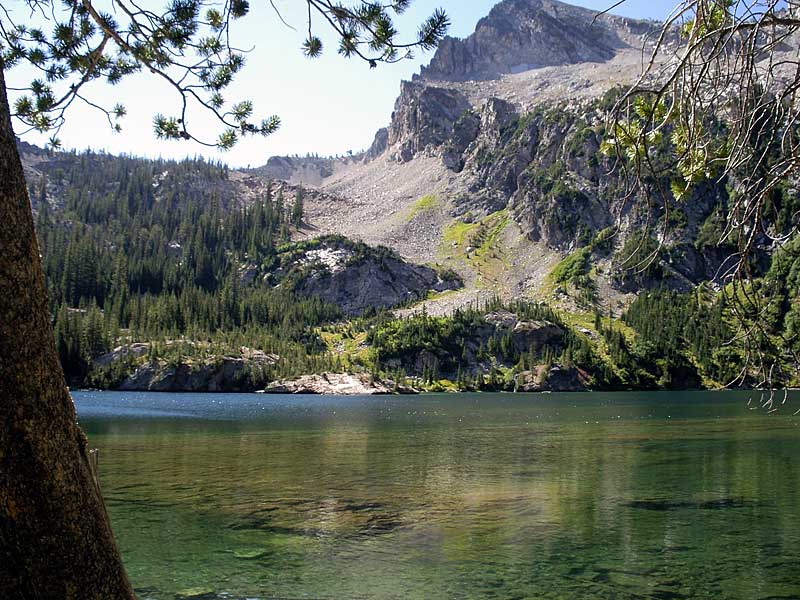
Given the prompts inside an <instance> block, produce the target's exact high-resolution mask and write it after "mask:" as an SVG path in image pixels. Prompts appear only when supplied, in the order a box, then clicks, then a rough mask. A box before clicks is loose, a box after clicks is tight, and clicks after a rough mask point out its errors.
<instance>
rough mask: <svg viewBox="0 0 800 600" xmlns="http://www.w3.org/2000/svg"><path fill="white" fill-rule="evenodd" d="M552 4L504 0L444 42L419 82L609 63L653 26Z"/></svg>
mask: <svg viewBox="0 0 800 600" xmlns="http://www.w3.org/2000/svg"><path fill="white" fill-rule="evenodd" d="M596 15H597V11H593V10H589V9H585V8H579V7H577V6H571V5H568V4H563V3H561V2H557V1H555V0H504V1H503V2H500V3H499V4H497V5H496V6H495V7H494V8H493V9H492V10H491V12H490V13H489V15H488V16H486V17H484V18H483V19H481V20H480V21H479V22H478V25H477V27H476V28H475V32H474V33H473V34H472V35H470V36H469V37H467V38H466V39H464V40H459V39H455V38H451V37H448V38H445V39H444V40H443V41H442V43H441V44H440V45H439V47H438V49H437V51H436V54H435V55H434V57H433V60H432V61H431V63H430V65H429V66H428V67H423V68H422V72H421V74H420V77H419V78H420V79H427V80H438V81H465V80H480V79H493V78H496V77H498V76H500V75H503V74H507V73H518V72H521V71H526V70H529V69H532V68H535V67H545V66H551V65H566V64H573V63H578V62H600V61H605V60H608V59H610V58H611V57H612V56H613V55H614V53H615V51H616V49H617V48H619V47H620V46H623V45H625V44H626V41H625V38H627V37H629V34H632V35H641V34H642V33H645V32H647V31H650V30H652V29H653V28H654V27H653V25H652V24H649V23H647V22H644V21H637V20H634V19H624V18H622V17H614V16H605V15H603V16H600V17H598V18H597V19H595V16H596Z"/></svg>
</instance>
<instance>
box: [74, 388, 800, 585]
mask: <svg viewBox="0 0 800 600" xmlns="http://www.w3.org/2000/svg"><path fill="white" fill-rule="evenodd" d="M212 401H213V402H212ZM77 402H78V407H79V413H80V414H81V417H82V422H83V424H84V426H85V427H86V428H87V429H88V430H89V433H90V438H91V440H92V442H93V443H94V444H96V445H98V446H100V448H101V451H102V455H101V456H102V458H101V476H102V485H103V489H104V493H105V496H106V499H107V501H108V504H109V511H110V513H111V516H112V520H113V522H114V526H115V530H116V532H117V536H118V538H119V542H120V546H121V549H122V552H123V556H124V558H125V560H126V564H127V565H128V568H129V571H130V575H131V579H132V580H133V581H134V582H135V585H136V587H137V588H139V589H140V590H143V591H141V592H140V595H141V596H142V597H143V598H148V597H149V598H154V599H159V600H160V599H162V598H175V597H176V594H177V595H179V596H180V595H183V597H191V596H192V595H194V597H207V598H214V597H224V596H223V595H224V594H230V595H232V596H233V597H271V596H282V597H322V598H409V597H420V598H422V597H424V598H430V597H455V598H461V597H463V598H467V597H469V598H473V597H497V598H512V597H520V598H530V597H537V598H564V597H594V598H634V597H635V598H643V597H644V598H703V597H709V598H710V597H714V598H720V597H725V598H768V597H784V598H789V597H800V581H799V580H798V576H797V574H796V565H797V564H798V560H799V559H800V556H799V554H800V550H799V549H800V498H799V497H798V495H799V494H800V478H799V469H798V466H797V456H800V453H799V452H798V451H800V428H798V421H797V419H792V418H790V417H778V418H767V417H764V416H763V415H754V414H752V413H750V412H748V411H747V410H746V408H745V406H744V402H743V401H742V399H741V397H739V396H733V395H730V394H724V395H713V394H703V395H699V396H698V395H685V394H684V395H681V394H672V395H665V394H627V395H623V396H613V395H601V394H593V395H572V394H570V395H562V396H558V395H553V396H551V397H549V398H548V397H541V396H540V397H521V396H513V395H502V396H488V395H483V396H474V397H470V396H459V397H443V396H437V397H421V398H413V399H408V398H399V399H398V398H390V399H344V400H342V399H319V398H317V399H308V400H304V399H297V398H265V397H259V396H228V397H219V396H198V395H187V396H177V397H176V396H173V395H147V394H143V395H135V396H133V397H131V396H118V395H111V394H108V395H106V394H103V395H96V396H91V397H88V398H82V397H80V396H79V397H78V399H77ZM115 407H117V408H119V409H120V414H119V415H117V416H113V417H112V416H110V414H113V412H114V408H115ZM131 409H136V410H139V411H143V413H146V414H139V415H136V416H131V414H130V410H131ZM158 410H167V411H170V415H169V416H168V417H165V416H164V413H159V412H158ZM148 411H150V412H149V413H148ZM185 414H190V415H192V416H191V417H185V416H183V417H181V416H180V415H185ZM176 415H177V416H176ZM229 597H230V596H229Z"/></svg>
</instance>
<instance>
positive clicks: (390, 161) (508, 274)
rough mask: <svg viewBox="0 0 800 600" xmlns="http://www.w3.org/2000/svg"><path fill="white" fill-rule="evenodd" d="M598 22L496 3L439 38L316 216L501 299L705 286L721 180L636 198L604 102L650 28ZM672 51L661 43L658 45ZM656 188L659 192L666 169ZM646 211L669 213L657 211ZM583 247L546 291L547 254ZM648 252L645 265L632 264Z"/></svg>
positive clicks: (630, 70)
mask: <svg viewBox="0 0 800 600" xmlns="http://www.w3.org/2000/svg"><path fill="white" fill-rule="evenodd" d="M595 16H596V13H595V12H594V11H590V10H586V9H582V8H578V7H573V6H570V5H567V4H563V3H560V2H557V1H549V0H504V1H503V2H500V3H499V4H498V5H496V6H495V8H494V9H492V11H491V12H490V13H489V15H488V16H487V17H486V18H484V19H482V20H481V21H480V22H479V24H478V26H477V27H476V31H475V33H473V34H472V35H470V36H469V37H468V38H466V39H465V40H454V39H448V40H446V41H445V43H443V44H442V46H441V47H440V48H439V49H438V50H437V52H436V55H435V56H434V58H433V60H432V61H431V64H430V66H428V67H426V68H424V69H422V72H421V73H420V75H419V76H417V77H415V78H414V81H411V82H404V83H403V84H402V85H401V90H400V95H399V97H398V99H397V101H396V104H395V109H394V112H393V115H392V119H391V123H390V125H389V127H388V129H387V130H385V131H384V130H382V131H381V132H380V133H379V135H378V136H376V141H375V144H374V145H373V148H372V149H371V150H370V152H369V153H367V154H365V155H364V156H363V157H362V158H361V160H360V161H354V162H352V163H351V164H350V165H349V166H347V167H346V168H342V169H340V170H338V171H337V172H336V173H334V174H333V175H332V176H330V177H328V178H326V179H325V180H324V181H323V182H322V185H321V187H320V189H321V190H323V191H325V192H326V193H327V194H328V195H329V196H330V197H339V198H346V199H347V201H346V202H342V203H340V204H336V203H332V202H325V203H317V202H313V201H312V202H311V203H310V204H309V211H310V214H311V216H312V222H314V223H315V224H316V225H317V226H318V227H320V229H321V230H323V231H331V232H337V233H344V234H347V235H352V236H354V237H356V238H360V239H365V240H367V241H369V242H370V243H382V244H386V245H387V246H390V247H392V248H394V249H396V250H398V251H399V252H400V253H401V254H402V255H403V256H404V257H406V258H408V259H411V260H415V261H418V262H440V263H441V264H443V265H444V266H446V267H448V268H452V269H455V270H456V271H458V272H459V274H460V275H461V276H462V278H463V279H464V281H465V283H466V284H467V287H468V288H469V289H470V290H474V289H477V290H486V291H487V292H490V293H500V294H501V295H506V296H509V295H510V296H519V295H522V296H533V297H546V298H548V299H552V297H553V292H554V290H555V291H556V292H558V291H559V290H561V291H564V290H567V291H568V292H569V291H570V290H569V289H570V288H574V287H575V284H576V283H578V284H579V287H581V286H582V287H583V288H585V290H584V291H585V292H586V293H581V294H580V295H582V297H583V300H584V301H583V302H582V303H581V304H583V305H586V304H587V302H586V301H589V302H588V303H589V304H592V303H594V304H599V305H600V306H602V307H603V308H604V309H605V308H613V307H614V306H618V307H622V306H624V304H625V303H626V302H627V298H629V297H630V296H629V294H630V293H631V292H635V291H637V290H639V289H642V288H647V287H653V286H660V285H662V284H666V285H668V286H670V287H673V288H676V289H689V288H691V287H692V286H694V285H695V284H697V283H698V282H700V281H705V280H709V279H711V280H713V279H714V278H715V277H716V276H717V275H718V271H719V268H720V264H721V262H722V260H723V259H724V257H725V256H726V255H727V254H728V252H729V249H726V248H720V247H718V246H717V236H718V234H719V233H720V232H721V222H720V215H722V214H724V213H725V208H726V203H727V201H728V198H727V190H726V186H725V185H724V184H708V185H705V186H698V188H697V189H696V190H695V191H694V194H693V196H692V197H691V198H689V199H687V200H686V201H684V202H682V203H681V204H679V205H678V204H676V203H675V202H674V201H673V200H672V198H671V195H670V194H669V192H668V191H667V192H666V193H664V194H659V193H657V192H656V193H655V194H654V197H651V198H644V197H641V196H640V195H636V194H633V195H632V194H630V188H629V181H627V179H626V177H625V176H624V174H623V173H621V172H620V170H619V169H617V168H616V167H617V165H615V164H614V162H612V161H610V160H609V159H607V158H605V157H604V156H602V155H601V153H600V143H601V141H602V140H603V138H604V137H605V135H606V132H605V123H606V117H607V114H608V111H609V110H610V109H611V107H612V106H613V103H614V100H615V98H616V97H617V96H615V94H618V93H619V92H618V90H620V89H621V88H622V87H623V86H625V85H627V84H630V83H632V82H633V81H635V79H636V78H637V77H638V74H639V73H641V65H642V52H643V51H644V52H649V50H650V48H651V45H652V40H653V37H654V35H655V34H656V33H657V32H658V31H659V30H660V24H658V23H654V22H649V21H640V20H635V19H627V18H623V17H617V16H613V15H601V16H599V17H598V18H597V19H596V20H595ZM676 43H677V37H676V38H675V39H673V38H669V39H668V40H667V50H669V48H670V45H671V44H676ZM657 183H659V184H663V185H661V188H660V189H664V190H669V185H668V183H669V176H668V174H667V175H665V177H664V179H663V180H662V181H660V182H657ZM654 188H655V189H656V190H658V189H659V186H654ZM426 198H435V199H436V202H435V203H430V202H427V203H426V202H425V201H424V200H425V199H426ZM790 202H791V200H789V199H787V198H783V199H779V203H783V204H784V205H786V204H788V203H790ZM422 204H425V210H420V209H419V207H420V206H422ZM658 206H669V217H668V218H667V217H666V215H665V213H664V212H663V211H661V210H659V209H656V208H653V207H658ZM506 217H507V218H506ZM498 222H501V223H502V227H500V230H496V228H495V229H493V228H494V227H495V225H497V223H498ZM487 230H489V231H488V234H487ZM487 236H488V237H487ZM581 249H588V250H586V251H584V253H585V252H587V251H588V252H589V253H590V254H589V255H588V260H584V261H582V264H581V265H580V267H581V268H580V269H579V271H580V273H579V274H578V275H575V276H572V277H570V278H569V279H568V280H566V281H562V282H555V283H556V284H564V285H555V284H554V282H553V279H554V278H553V270H554V268H555V267H556V266H557V265H558V263H559V261H560V260H561V259H563V258H565V257H569V256H570V255H571V254H573V253H575V252H577V251H579V250H581ZM645 250H647V251H648V252H645ZM650 254H652V255H653V256H654V257H655V260H654V261H653V264H652V265H651V266H648V267H647V268H639V266H640V263H641V262H642V260H640V259H643V258H644V257H646V256H648V255H650ZM579 262H580V261H579ZM573 275H574V274H573ZM579 279H580V281H578V280H579ZM576 292H577V290H575V289H572V290H571V292H570V293H568V294H567V296H569V295H570V294H571V295H572V296H576V295H578V294H576ZM556 296H557V297H558V293H556ZM474 297H475V296H474V295H470V294H467V293H465V294H463V298H464V299H465V301H466V302H469V301H472V300H473V299H474ZM563 299H564V300H565V307H567V308H575V307H576V306H575V302H574V301H572V300H574V299H572V300H571V299H570V298H569V297H566V298H563ZM578 308H580V307H578Z"/></svg>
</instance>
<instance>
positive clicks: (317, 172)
mask: <svg viewBox="0 0 800 600" xmlns="http://www.w3.org/2000/svg"><path fill="white" fill-rule="evenodd" d="M333 171H334V159H331V158H314V157H293V156H272V157H270V158H269V160H267V164H265V165H264V166H262V167H259V168H258V173H259V174H260V175H262V176H264V177H267V178H269V179H282V180H284V181H291V182H299V183H307V184H311V185H318V184H319V183H321V182H322V180H323V179H325V178H326V177H330V176H331V175H333Z"/></svg>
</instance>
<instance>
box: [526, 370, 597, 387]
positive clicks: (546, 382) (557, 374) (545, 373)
mask: <svg viewBox="0 0 800 600" xmlns="http://www.w3.org/2000/svg"><path fill="white" fill-rule="evenodd" d="M588 379H589V378H588V375H587V374H586V373H584V372H583V371H581V370H579V369H576V368H575V367H570V368H563V367H558V366H555V367H551V368H549V369H548V368H547V367H545V366H543V365H542V366H540V367H538V368H537V369H536V370H535V371H522V372H521V373H518V374H517V376H516V378H515V391H517V392H543V391H551V392H580V391H585V390H586V389H587V385H586V384H587V383H588Z"/></svg>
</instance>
